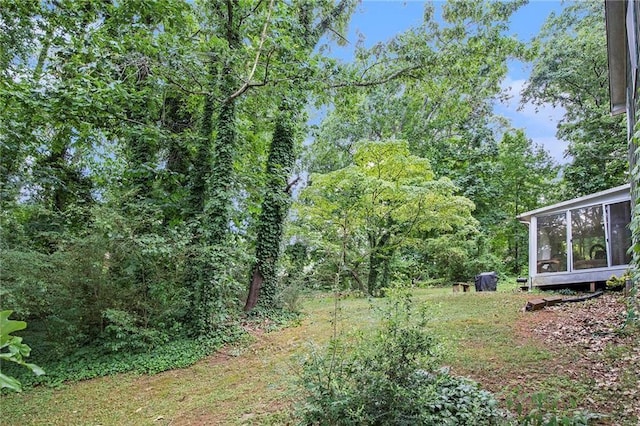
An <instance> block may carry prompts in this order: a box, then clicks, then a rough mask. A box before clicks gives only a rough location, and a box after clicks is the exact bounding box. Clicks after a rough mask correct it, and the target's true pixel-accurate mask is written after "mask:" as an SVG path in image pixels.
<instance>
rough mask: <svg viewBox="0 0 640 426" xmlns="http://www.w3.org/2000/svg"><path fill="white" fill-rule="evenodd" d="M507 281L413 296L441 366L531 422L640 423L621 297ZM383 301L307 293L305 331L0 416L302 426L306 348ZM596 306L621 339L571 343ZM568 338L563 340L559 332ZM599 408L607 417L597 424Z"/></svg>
mask: <svg viewBox="0 0 640 426" xmlns="http://www.w3.org/2000/svg"><path fill="white" fill-rule="evenodd" d="M501 287H502V288H500V286H499V291H498V292H496V293H452V292H451V289H450V288H433V289H414V290H413V291H412V300H413V301H414V303H415V304H416V306H418V305H421V304H425V303H426V306H427V308H426V309H427V310H426V313H427V319H428V321H427V326H426V329H427V330H428V332H429V334H430V335H431V336H432V337H433V339H434V341H437V342H439V343H440V345H441V350H442V352H441V354H442V357H441V362H440V364H439V365H442V366H447V367H449V368H450V374H451V376H454V377H469V378H471V379H472V380H474V381H476V382H477V383H478V384H479V386H480V387H481V388H482V389H484V390H487V391H490V392H492V393H493V394H494V395H495V398H496V399H497V400H498V402H499V407H500V408H502V409H509V410H510V411H511V412H512V413H514V414H515V415H516V416H517V418H519V419H520V420H521V421H522V422H529V423H528V424H554V423H553V421H556V422H557V423H556V424H563V423H561V421H565V422H568V421H571V422H574V423H573V424H580V423H579V420H580V419H583V420H585V421H590V422H591V423H590V424H612V425H613V424H616V425H617V424H622V425H635V424H636V423H637V420H638V418H640V413H638V412H637V408H635V407H636V405H637V404H635V403H634V401H635V400H637V395H638V393H637V392H638V389H639V387H638V386H639V385H640V380H639V378H638V373H637V368H634V364H633V363H634V362H636V364H637V358H634V357H637V355H638V354H639V353H640V348H639V345H638V341H637V335H635V336H634V335H632V334H629V335H625V334H617V332H616V330H618V329H619V327H620V326H621V325H622V324H623V323H624V304H623V302H622V301H621V300H619V299H618V297H617V296H616V295H613V296H608V295H605V296H604V297H603V298H599V299H595V300H593V301H590V302H587V303H584V304H572V305H567V306H566V307H562V308H557V309H555V308H554V309H549V308H546V309H545V310H542V311H537V312H523V311H522V308H523V307H524V305H525V303H526V300H527V298H529V297H531V296H530V295H529V294H528V293H520V292H515V291H513V290H512V288H508V289H507V288H506V286H504V285H502V286H501ZM513 288H515V285H514V286H513ZM385 303H386V302H384V301H383V300H380V299H375V300H368V299H366V298H355V297H346V298H343V299H340V300H339V301H338V303H337V307H338V309H337V311H336V300H335V298H334V297H333V296H332V295H330V294H318V295H316V296H313V297H307V298H306V299H305V300H304V301H303V311H304V317H303V318H302V320H301V321H300V324H299V325H298V326H296V327H289V328H285V329H279V330H277V331H274V332H264V331H261V329H260V328H259V327H257V326H256V324H254V325H253V326H252V327H253V328H252V330H251V333H252V334H253V336H254V340H253V341H252V342H251V343H247V342H245V343H242V344H236V345H229V346H225V347H224V348H223V349H222V350H221V351H219V352H217V353H216V354H214V355H212V356H209V357H206V358H204V359H202V360H201V361H199V362H197V363H196V364H194V365H193V366H191V367H188V368H183V369H175V370H170V371H166V372H164V373H160V374H157V375H151V376H147V375H139V374H132V373H127V374H118V375H113V376H110V377H103V378H98V379H93V380H86V381H81V382H76V383H69V384H66V385H64V386H62V387H61V388H59V389H52V388H49V387H42V386H41V387H37V388H35V389H31V390H28V391H26V392H23V393H22V394H20V395H6V396H3V397H2V398H3V399H2V401H1V402H2V418H3V422H6V423H7V424H17V423H18V422H20V423H22V424H43V423H46V424H53V425H55V424H60V425H62V424H64V425H68V424H104V425H108V424H125V423H126V424H133V425H135V424H173V425H175V424H178V425H186V424H286V423H289V424H291V423H295V422H296V418H294V417H292V414H291V413H292V412H293V411H294V409H295V407H296V406H298V405H296V404H299V403H301V402H302V401H301V399H300V398H301V394H300V391H299V389H298V388H296V387H295V383H296V382H297V380H298V378H299V377H300V376H299V371H300V359H302V358H303V357H304V355H305V354H308V353H310V350H311V345H314V346H318V345H320V346H322V345H324V344H327V343H328V342H329V341H330V340H331V338H332V337H333V336H334V325H335V330H336V331H337V333H338V335H339V336H350V335H352V333H362V334H371V333H372V332H373V330H375V327H376V326H377V325H378V324H379V319H380V314H381V311H380V309H379V308H380V307H381V306H383V305H384V304H385ZM598 307H601V309H602V310H605V311H608V312H611V313H612V314H611V316H610V317H607V319H606V320H605V322H606V324H607V326H608V327H610V332H608V333H606V334H603V332H602V331H598V330H597V329H594V328H588V329H587V330H589V331H585V333H587V334H589V335H590V336H591V338H592V339H594V341H599V340H598V339H599V338H600V337H603V336H605V337H606V336H609V337H611V336H615V338H616V339H618V340H615V341H608V342H607V343H606V344H605V345H604V349H603V350H602V351H599V352H594V351H585V350H584V348H583V347H582V346H581V344H580V343H576V344H569V342H572V340H571V339H569V336H570V335H571V334H572V331H571V330H574V329H573V328H571V327H569V328H562V327H565V326H566V327H568V326H567V324H570V323H572V322H571V321H572V320H571V318H578V319H577V320H576V321H577V322H576V324H579V323H580V321H583V320H584V319H585V318H588V317H589V315H591V317H597V316H598V315H601V312H600V313H599V311H598V309H599V308H598ZM588 312H590V314H588ZM579 318H582V320H580V319H579ZM596 322H598V321H596ZM582 323H584V321H583V322H582ZM268 326H269V324H267V323H265V327H263V328H268ZM553 327H557V328H556V329H553ZM585 327H586V326H585ZM585 327H583V328H585ZM545 330H546V331H545ZM563 330H566V331H563ZM562 335H564V336H565V337H566V338H565V339H560V338H556V336H562ZM634 359H636V361H633V360H634ZM34 362H37V360H34ZM612 369H616V371H617V372H618V373H619V375H617V376H616V377H617V378H616V380H615V382H614V384H613V385H611V386H602V387H601V386H597V380H599V379H598V371H607V370H609V371H610V370H612ZM634 410H635V411H634ZM594 414H598V415H599V416H600V417H599V418H598V419H597V420H595V419H593V418H592V417H594ZM589 418H592V419H591V420H588V419H589ZM545 419H546V420H545ZM544 422H547V423H544ZM565 424H567V423H565ZM568 424H572V423H568Z"/></svg>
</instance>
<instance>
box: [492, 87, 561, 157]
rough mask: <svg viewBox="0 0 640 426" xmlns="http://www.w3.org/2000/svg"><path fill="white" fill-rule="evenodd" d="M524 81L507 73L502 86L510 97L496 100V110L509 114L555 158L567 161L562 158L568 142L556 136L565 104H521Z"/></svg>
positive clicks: (516, 125) (516, 124) (506, 115)
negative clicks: (500, 100)
mask: <svg viewBox="0 0 640 426" xmlns="http://www.w3.org/2000/svg"><path fill="white" fill-rule="evenodd" d="M524 84H525V80H524V79H512V78H510V77H507V78H506V79H505V80H504V81H503V83H502V88H503V90H504V93H505V94H507V95H508V96H509V100H508V101H505V102H502V103H498V104H496V105H495V109H496V112H497V113H498V114H501V115H503V116H505V117H506V118H508V119H509V120H510V121H511V123H512V125H513V126H514V127H516V128H522V129H524V130H525V133H526V135H527V136H528V137H529V138H531V139H532V140H533V141H534V142H535V143H537V144H540V145H542V146H544V148H545V149H546V150H547V151H549V154H550V155H551V156H552V157H553V158H554V159H555V160H556V161H557V162H559V163H567V162H568V161H569V159H568V158H564V150H565V149H566V148H567V142H565V141H561V140H558V139H557V138H556V136H555V134H556V130H557V126H558V122H559V121H560V120H562V118H563V117H564V114H565V110H564V108H562V107H554V106H553V105H551V104H543V105H539V106H538V105H533V104H531V103H527V104H524V105H522V106H521V105H520V100H521V99H522V96H521V95H520V93H521V92H522V89H523V88H524Z"/></svg>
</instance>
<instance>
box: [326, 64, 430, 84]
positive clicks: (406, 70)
mask: <svg viewBox="0 0 640 426" xmlns="http://www.w3.org/2000/svg"><path fill="white" fill-rule="evenodd" d="M420 67H421V66H420V65H412V66H410V67H406V68H402V69H400V70H398V71H396V72H393V73H391V74H389V75H387V76H386V77H382V78H381V79H380V80H372V81H354V82H341V83H334V84H329V87H330V88H332V89H338V88H341V87H370V86H377V85H380V84H385V83H388V82H390V81H391V80H394V79H396V78H398V77H401V76H402V75H405V74H409V72H410V71H413V70H416V69H418V68H420Z"/></svg>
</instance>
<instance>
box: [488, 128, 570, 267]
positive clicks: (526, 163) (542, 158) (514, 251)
mask: <svg viewBox="0 0 640 426" xmlns="http://www.w3.org/2000/svg"><path fill="white" fill-rule="evenodd" d="M497 163H498V166H499V168H498V173H497V175H498V176H499V178H498V180H497V182H496V184H497V185H496V186H497V187H498V188H499V192H500V194H501V196H500V198H499V199H500V206H499V207H498V206H496V209H497V210H499V211H500V212H501V213H502V214H504V216H503V217H502V218H501V220H499V221H497V223H495V226H493V227H492V231H491V234H492V235H493V244H494V247H495V249H496V250H495V251H496V252H498V253H503V258H505V259H508V262H507V265H508V267H509V270H510V272H513V273H520V272H521V267H522V266H523V265H526V259H527V253H528V250H527V248H528V243H527V241H528V239H527V238H528V235H527V230H526V228H525V227H524V226H522V224H520V223H519V222H518V221H517V219H516V216H518V215H519V214H520V213H523V212H525V211H528V210H533V209H535V208H537V207H539V206H541V205H544V204H552V203H553V202H555V201H559V195H560V191H559V190H558V189H557V188H558V182H559V177H558V166H556V165H555V164H554V162H553V160H552V159H551V158H550V156H549V154H548V153H547V152H546V151H545V150H544V149H543V148H542V147H541V146H538V145H534V144H533V143H532V141H531V140H530V139H528V138H527V137H526V135H525V134H524V132H523V131H522V130H516V131H513V132H507V133H505V134H504V135H503V136H502V139H501V141H500V144H499V146H498V158H497Z"/></svg>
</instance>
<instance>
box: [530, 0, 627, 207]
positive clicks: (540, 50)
mask: <svg viewBox="0 0 640 426" xmlns="http://www.w3.org/2000/svg"><path fill="white" fill-rule="evenodd" d="M606 45H607V42H606V36H605V19H604V3H603V2H599V1H581V2H575V3H572V4H571V5H568V6H567V7H566V8H565V9H563V11H562V12H561V13H560V14H558V15H551V16H550V17H549V18H548V20H547V22H546V23H545V25H544V27H543V28H542V30H541V32H540V34H539V35H538V36H537V37H536V39H535V42H534V52H533V65H534V66H533V72H532V74H531V77H530V78H529V80H528V83H527V86H526V87H525V90H524V92H523V95H524V97H523V100H525V101H529V100H530V101H533V102H534V103H536V104H538V105H541V104H542V103H551V104H553V105H556V106H561V107H563V108H564V109H565V110H566V114H565V116H564V118H563V119H562V121H561V122H560V124H559V125H558V132H557V136H558V137H559V138H560V139H563V140H565V141H567V142H569V146H568V149H567V152H566V154H567V155H569V156H570V157H571V159H572V161H571V163H569V164H568V165H567V167H566V169H565V171H564V180H565V182H566V186H567V193H566V194H565V197H566V198H573V197H577V196H580V195H586V194H591V193H594V192H597V191H602V190H605V189H608V188H612V187H614V186H617V185H622V184H623V183H625V182H627V181H628V179H629V162H628V160H627V143H626V140H627V139H626V126H625V119H624V117H623V116H619V115H618V116H612V115H611V114H610V112H609V84H608V67H607V50H606Z"/></svg>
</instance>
